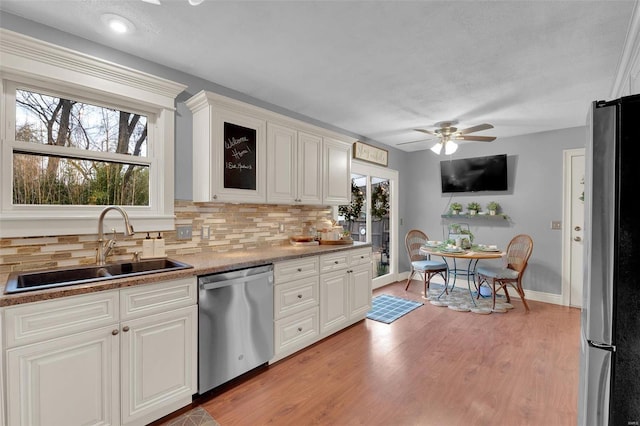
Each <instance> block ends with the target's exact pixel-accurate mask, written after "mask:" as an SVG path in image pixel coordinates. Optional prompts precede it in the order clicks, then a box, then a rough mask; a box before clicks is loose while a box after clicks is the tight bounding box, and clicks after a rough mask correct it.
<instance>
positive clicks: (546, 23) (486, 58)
mask: <svg viewBox="0 0 640 426" xmlns="http://www.w3.org/2000/svg"><path fill="white" fill-rule="evenodd" d="M161 1H162V5H161V6H157V5H153V4H149V3H146V2H143V1H141V0H121V1H113V0H76V1H60V0H47V1H35V0H28V1H25V0H21V1H14V0H2V2H0V10H3V11H7V12H10V13H12V14H15V15H18V16H21V17H24V18H27V19H29V20H32V21H36V22H39V23H42V24H45V25H48V26H51V27H54V28H57V29H60V30H62V31H65V32H68V33H71V34H74V35H77V36H80V37H83V38H85V39H88V40H92V41H94V42H97V43H101V44H104V45H107V46H110V47H113V48H115V49H118V50H121V51H124V52H127V53H130V54H133V55H136V56H139V57H142V58H144V59H147V60H150V61H154V62H157V63H160V64H163V65H166V66H169V67H172V68H175V69H178V70H181V71H184V72H187V73H189V74H193V75H196V76H199V77H202V78H204V79H206V80H209V81H212V82H215V83H217V84H220V85H223V86H226V87H229V88H231V89H234V90H237V91H239V92H242V93H245V94H247V95H249V96H252V97H254V98H257V99H260V100H263V101H266V102H268V103H271V104H274V105H278V106H280V107H283V108H286V109H289V110H291V111H295V112H297V113H299V114H303V115H306V116H308V117H311V118H313V119H316V120H319V121H321V122H325V123H328V124H331V125H333V126H336V127H339V128H342V129H345V130H347V131H350V132H353V133H355V134H358V135H362V136H365V137H368V138H370V139H372V140H375V141H378V142H381V143H384V144H388V145H390V146H395V145H396V144H398V143H403V142H408V141H418V140H423V139H424V137H423V136H425V135H423V134H420V133H418V132H415V131H413V130H412V129H414V128H417V127H420V128H425V127H427V128H429V127H431V126H433V124H434V123H436V122H438V121H446V120H458V121H459V126H458V127H468V126H472V125H475V124H479V123H484V122H487V123H491V124H493V125H494V126H495V129H492V130H489V131H484V132H481V133H477V134H478V135H492V136H498V137H504V136H513V135H519V134H526V133H534V132H540V131H545V130H553V129H559V128H566V127H574V126H580V125H583V124H584V122H585V118H586V113H587V109H588V105H589V103H590V102H591V101H593V100H595V99H606V98H608V97H609V95H610V93H611V89H612V86H613V82H614V78H615V76H616V71H617V67H618V63H619V61H620V56H621V53H622V49H623V46H624V42H625V37H626V34H627V30H628V27H629V21H630V18H631V16H632V12H633V9H634V3H635V2H634V1H284V2H279V1H268V0H264V1H218V0H205V1H204V2H203V3H202V4H201V5H199V6H195V7H194V6H190V5H189V3H188V1H187V0H172V1H170V0H161ZM103 13H116V14H119V15H121V16H124V17H126V18H128V19H129V20H130V21H131V22H133V24H134V25H135V27H136V31H135V33H133V34H132V35H128V36H115V35H112V34H109V33H108V32H107V30H106V29H105V28H104V26H103V24H102V22H101V19H100V16H101V15H102V14H103ZM432 144H433V142H418V143H414V144H408V145H402V146H399V148H401V149H404V150H407V151H413V150H419V149H425V148H428V147H430V146H431V145H432Z"/></svg>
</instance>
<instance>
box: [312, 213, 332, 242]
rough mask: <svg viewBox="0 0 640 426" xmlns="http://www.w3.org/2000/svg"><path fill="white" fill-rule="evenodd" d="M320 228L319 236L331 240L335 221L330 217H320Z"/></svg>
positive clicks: (318, 228)
mask: <svg viewBox="0 0 640 426" xmlns="http://www.w3.org/2000/svg"><path fill="white" fill-rule="evenodd" d="M316 228H317V230H318V238H319V239H320V240H330V239H331V233H332V232H333V222H332V221H330V220H329V219H326V218H325V219H320V220H318V223H317V225H316Z"/></svg>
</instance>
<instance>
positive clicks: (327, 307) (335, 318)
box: [320, 270, 349, 333]
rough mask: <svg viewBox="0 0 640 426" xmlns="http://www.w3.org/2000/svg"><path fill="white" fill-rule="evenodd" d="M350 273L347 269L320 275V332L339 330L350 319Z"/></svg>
mask: <svg viewBox="0 0 640 426" xmlns="http://www.w3.org/2000/svg"><path fill="white" fill-rule="evenodd" d="M348 298H349V274H348V273H347V271H346V270H342V271H336V272H330V273H328V274H322V275H321V276H320V332H321V333H330V332H333V331H337V330H339V329H341V328H342V326H343V325H344V324H345V323H346V322H347V321H348V319H349V301H348Z"/></svg>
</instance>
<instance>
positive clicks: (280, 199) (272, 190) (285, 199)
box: [267, 123, 298, 204]
mask: <svg viewBox="0 0 640 426" xmlns="http://www.w3.org/2000/svg"><path fill="white" fill-rule="evenodd" d="M297 134H298V132H296V131H295V130H294V129H290V128H288V127H285V126H280V125H278V124H273V123H268V124H267V202H269V203H285V204H290V203H294V202H296V201H298V199H297V164H296V162H297Z"/></svg>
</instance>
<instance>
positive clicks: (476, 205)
mask: <svg viewBox="0 0 640 426" xmlns="http://www.w3.org/2000/svg"><path fill="white" fill-rule="evenodd" d="M467 210H475V211H477V212H479V211H480V203H476V202H475V201H472V202H470V203H469V204H467Z"/></svg>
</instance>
